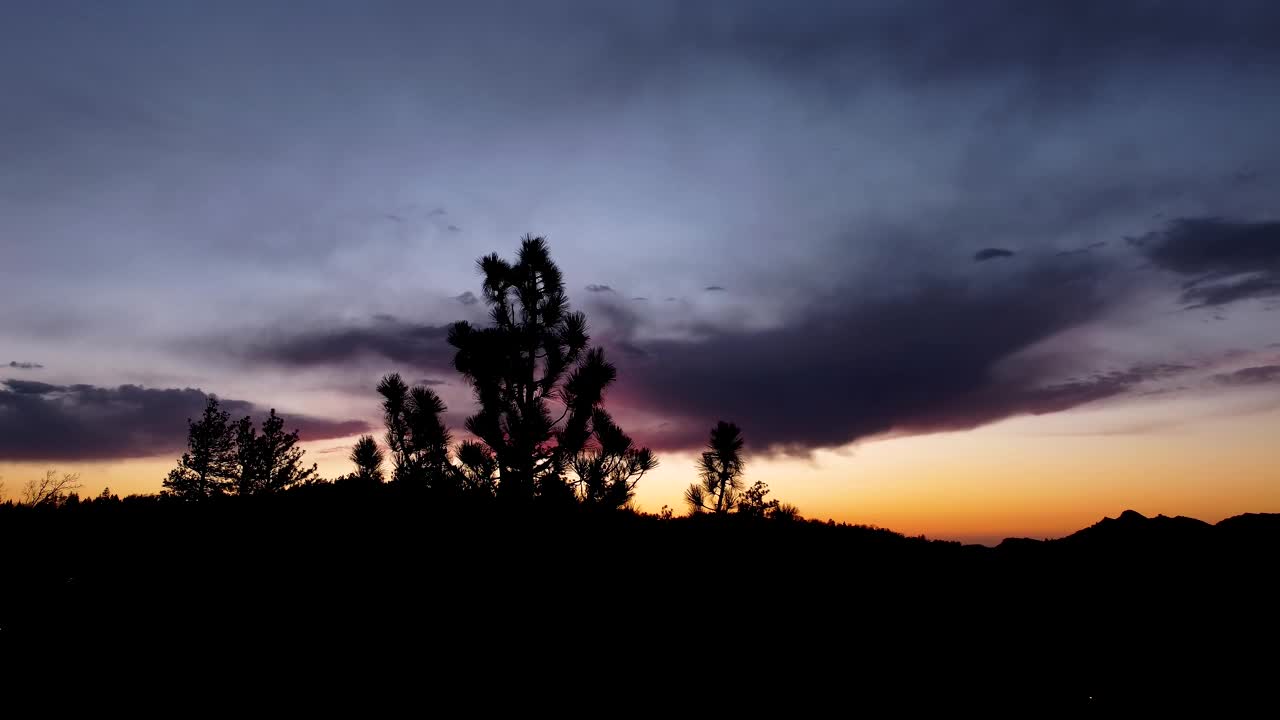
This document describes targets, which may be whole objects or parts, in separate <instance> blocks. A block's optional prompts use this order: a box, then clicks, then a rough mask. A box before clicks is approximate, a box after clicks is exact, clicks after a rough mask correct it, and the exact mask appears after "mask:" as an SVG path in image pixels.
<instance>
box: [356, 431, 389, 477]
mask: <svg viewBox="0 0 1280 720" xmlns="http://www.w3.org/2000/svg"><path fill="white" fill-rule="evenodd" d="M350 457H351V462H352V463H355V466H356V472H355V477H356V478H357V479H359V480H363V481H366V482H372V483H380V482H382V462H383V459H384V458H383V453H382V448H380V447H378V442H377V441H376V440H374V439H373V436H372V435H361V436H360V439H359V440H356V444H355V445H352V446H351V456H350Z"/></svg>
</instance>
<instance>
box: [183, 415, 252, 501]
mask: <svg viewBox="0 0 1280 720" xmlns="http://www.w3.org/2000/svg"><path fill="white" fill-rule="evenodd" d="M235 441H236V438H235V435H234V434H233V433H232V429H231V424H230V417H229V416H228V414H227V413H226V411H224V410H222V409H220V408H219V406H218V398H217V397H216V396H213V395H210V396H209V401H208V403H207V404H206V405H205V408H204V414H203V415H202V416H201V417H200V419H199V420H188V421H187V452H185V453H183V454H182V458H181V459H179V460H178V467H176V468H174V469H173V470H170V471H169V475H168V477H166V478H165V480H164V488H165V490H166V491H167V492H168V493H169V494H170V495H173V496H176V497H179V498H181V499H183V500H202V499H205V498H209V497H214V496H217V495H223V494H225V493H226V492H228V490H229V489H230V488H231V487H232V485H233V483H234V482H236V481H237V480H238V479H239V477H240V475H241V474H240V472H239V464H238V463H237V461H236V442H235Z"/></svg>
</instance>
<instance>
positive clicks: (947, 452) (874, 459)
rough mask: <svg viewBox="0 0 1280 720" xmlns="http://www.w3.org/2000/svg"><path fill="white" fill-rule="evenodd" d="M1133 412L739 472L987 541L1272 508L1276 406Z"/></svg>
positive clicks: (68, 468)
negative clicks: (1104, 523)
mask: <svg viewBox="0 0 1280 720" xmlns="http://www.w3.org/2000/svg"><path fill="white" fill-rule="evenodd" d="M1167 409H1168V410H1169V411H1170V412H1173V411H1174V410H1177V411H1181V412H1191V411H1192V410H1194V409H1195V408H1191V407H1185V406H1177V407H1171V408H1167ZM1131 412H1134V411H1130V410H1126V409H1118V410H1104V411H1093V412H1090V413H1084V412H1080V413H1067V414H1063V415H1062V416H1053V417H1042V418H1021V419H1015V420H1008V421H1005V422H1002V423H997V424H995V425H991V426H988V427H984V428H980V429H977V430H970V431H964V432H953V433H944V434H937V435H927V436H917V437H903V438H895V439H891V440H884V441H879V442H867V443H862V444H859V445H857V446H853V447H849V448H843V449H840V450H820V451H816V452H814V453H813V454H812V455H811V456H809V457H807V458H796V457H767V456H759V455H757V456H749V457H748V465H747V473H746V476H745V480H746V482H747V483H751V482H754V481H755V480H763V481H764V482H766V483H768V484H769V487H770V489H771V494H770V497H771V498H778V499H780V500H784V501H786V502H790V503H792V504H795V505H797V506H798V507H799V508H800V511H801V513H802V514H803V515H804V516H805V517H808V518H815V519H820V520H826V519H832V520H835V521H837V522H849V523H859V524H867V525H876V526H880V527H885V528H889V529H891V530H895V531H898V532H901V533H904V534H907V535H921V534H923V535H926V536H928V537H930V538H938V539H954V540H961V541H965V542H982V543H988V544H993V543H996V542H999V540H1000V539H1001V538H1004V537H1035V538H1048V537H1061V536H1063V535H1065V534H1069V533H1071V532H1074V531H1075V530H1078V529H1080V528H1082V527H1086V526H1088V525H1091V524H1093V523H1095V522H1097V521H1098V520H1099V519H1101V518H1102V517H1103V516H1111V517H1115V516H1116V515H1118V514H1119V513H1121V512H1122V511H1124V510H1126V509H1134V510H1137V511H1138V512H1141V513H1143V514H1145V515H1155V514H1160V513H1163V514H1166V515H1188V516H1191V517H1196V518H1199V519H1201V520H1205V521H1208V522H1216V521H1218V520H1221V519H1222V518H1224V517H1229V516H1231V515H1238V514H1241V513H1245V512H1280V482H1278V481H1280V449H1278V448H1277V446H1276V444H1275V433H1274V428H1276V427H1280V408H1274V409H1271V410H1269V411H1266V412H1255V413H1250V414H1242V415H1234V416H1225V417H1223V416H1219V417H1208V418H1206V419H1202V420H1199V421H1195V422H1186V423H1185V424H1179V425H1176V426H1172V427H1167V428H1163V429H1161V430H1160V431H1158V432H1145V433H1144V432H1129V433H1109V434H1106V433H1104V434H1097V433H1096V432H1093V431H1090V432H1082V431H1081V430H1080V428H1082V427H1084V428H1095V427H1098V426H1099V425H1100V424H1102V425H1104V426H1105V425H1106V424H1107V423H1113V424H1114V423H1116V422H1122V421H1124V420H1125V418H1126V413H1131ZM1149 414H1150V411H1149V409H1148V411H1147V415H1148V416H1149ZM1170 417H1186V415H1182V416H1178V415H1171V416H1170ZM749 437H750V436H749V434H748V438H749ZM350 440H354V438H351V439H350ZM349 444H350V441H348V440H325V441H317V442H313V443H307V444H305V447H306V449H307V458H308V460H309V461H310V462H315V463H317V464H318V465H319V469H320V473H321V475H322V476H323V477H329V478H331V477H335V476H338V475H341V474H344V473H346V472H348V471H349V470H350V467H349V462H348V460H347V456H346V453H345V452H342V451H340V450H339V449H340V448H342V447H343V446H344V445H349ZM323 451H328V452H323ZM694 458H695V455H694V454H693V453H664V454H662V455H661V457H660V459H661V465H660V466H659V468H658V469H657V470H656V471H654V472H653V473H651V474H650V475H649V476H647V477H646V478H645V479H644V480H643V481H642V482H641V484H640V486H639V488H638V490H637V494H636V503H637V505H638V506H639V508H640V509H641V510H643V511H645V512H657V511H658V510H659V509H660V508H661V507H662V506H663V505H668V506H670V507H671V508H672V509H673V510H675V512H676V513H677V514H681V513H683V512H684V508H683V503H682V501H681V497H682V493H683V490H684V488H685V487H686V486H687V485H688V484H689V483H691V482H693V481H694V479H695V470H694ZM174 460H175V458H154V459H143V460H128V461H118V462H94V463H26V462H24V463H4V464H0V476H2V477H3V480H4V481H5V483H6V494H7V496H8V497H11V498H12V497H15V496H16V495H17V494H18V492H19V490H20V489H21V486H22V484H23V483H25V482H26V481H27V480H29V479H31V478H33V477H35V476H36V475H37V474H38V473H40V472H43V470H44V469H46V468H49V467H56V468H57V469H59V470H60V471H65V472H79V473H80V475H81V479H82V482H83V488H82V489H81V491H80V494H81V496H93V495H97V494H98V493H99V492H101V490H102V488H103V487H104V486H109V487H110V488H111V489H112V491H113V492H115V493H117V494H120V495H125V494H129V493H150V492H156V491H158V490H159V489H160V483H161V480H162V479H163V478H164V476H165V474H166V473H167V472H168V470H169V469H170V468H171V467H173V464H174Z"/></svg>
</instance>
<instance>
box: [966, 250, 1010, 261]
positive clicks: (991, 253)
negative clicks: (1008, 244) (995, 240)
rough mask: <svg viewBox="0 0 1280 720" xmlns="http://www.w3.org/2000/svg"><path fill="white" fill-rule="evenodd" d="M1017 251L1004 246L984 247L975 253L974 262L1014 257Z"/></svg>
mask: <svg viewBox="0 0 1280 720" xmlns="http://www.w3.org/2000/svg"><path fill="white" fill-rule="evenodd" d="M1014 255H1015V253H1014V252H1013V251H1012V250H1005V249H1004V248H983V249H981V250H979V251H978V252H976V253H974V254H973V261H974V262H982V261H984V260H994V259H996V258H1006V257H1013V256H1014Z"/></svg>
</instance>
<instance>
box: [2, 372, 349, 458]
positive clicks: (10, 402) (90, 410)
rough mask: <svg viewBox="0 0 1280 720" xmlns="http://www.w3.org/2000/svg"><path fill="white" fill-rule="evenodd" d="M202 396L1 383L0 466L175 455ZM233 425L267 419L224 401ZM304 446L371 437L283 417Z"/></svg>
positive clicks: (333, 423) (250, 407) (249, 406)
mask: <svg viewBox="0 0 1280 720" xmlns="http://www.w3.org/2000/svg"><path fill="white" fill-rule="evenodd" d="M208 397H209V396H208V394H206V393H205V392H203V391H201V390H197V389H192V388H184V389H154V388H144V387H140V386H138V385H121V386H119V387H114V388H110V387H97V386H94V385H52V384H49V383H38V382H30V381H23V380H13V379H9V380H5V381H4V382H3V383H0V459H4V460H50V461H54V460H76V461H79V460H115V459H123V458H138V457H153V456H157V455H166V454H171V453H176V452H178V451H179V450H181V448H183V447H184V446H185V444H186V437H187V419H188V418H193V417H197V416H199V415H200V413H201V412H202V411H203V409H204V406H205V403H206V401H207V400H208ZM222 407H223V409H225V410H226V411H227V412H229V413H230V414H231V416H232V417H240V416H244V415H252V416H254V417H257V416H260V415H262V414H264V413H265V411H264V410H263V408H261V407H260V406H257V405H255V404H253V403H250V402H246V401H244V400H232V399H224V400H222ZM283 415H284V418H285V423H286V427H288V428H290V429H295V428H296V429H297V430H298V431H299V434H300V435H301V437H302V439H303V440H322V439H326V438H335V437H345V436H347V435H353V434H356V433H359V432H364V431H366V430H368V429H369V425H368V423H365V422H363V421H359V420H329V419H325V418H317V417H312V416H309V415H293V414H289V413H283Z"/></svg>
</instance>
